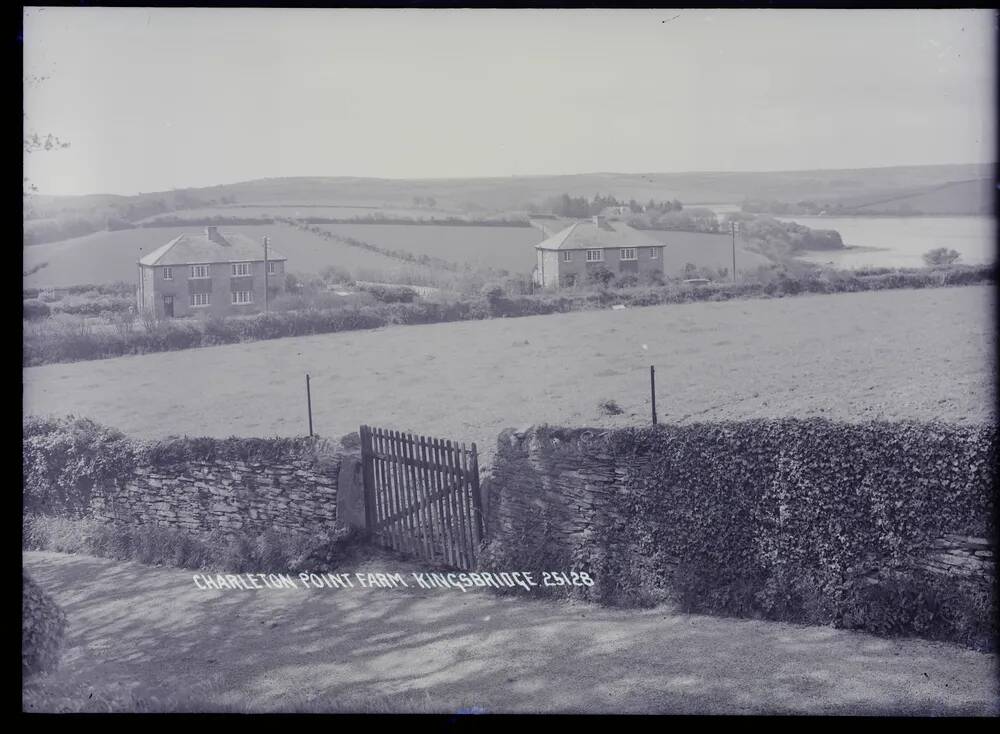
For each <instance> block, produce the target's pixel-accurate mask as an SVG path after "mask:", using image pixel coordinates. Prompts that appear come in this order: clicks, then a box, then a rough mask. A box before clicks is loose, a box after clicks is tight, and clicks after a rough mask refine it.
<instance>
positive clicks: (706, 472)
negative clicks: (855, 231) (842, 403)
mask: <svg viewBox="0 0 1000 734" xmlns="http://www.w3.org/2000/svg"><path fill="white" fill-rule="evenodd" d="M588 435H589V436H590V437H589V438H588ZM996 439H997V434H996V431H995V429H993V428H991V427H985V426H956V425H943V424H935V423H930V424H922V423H914V422H902V423H887V422H885V423H865V424H842V423H835V422H831V421H827V420H821V419H809V420H796V419H783V420H753V421H747V422H725V423H704V424H693V425H688V426H657V427H649V428H641V429H640V428H634V429H622V430H614V431H607V432H601V431H596V432H593V433H591V434H587V433H586V432H581V431H567V430H563V429H548V428H541V429H538V430H537V433H536V435H535V436H534V437H533V438H532V441H533V445H534V447H535V448H534V449H532V453H531V458H530V460H526V459H525V458H524V456H520V457H518V456H509V457H507V458H505V452H509V451H511V449H510V447H509V446H508V445H505V443H504V440H503V439H502V440H501V442H500V446H499V451H498V457H497V459H496V464H497V468H498V470H499V472H500V473H501V474H502V475H503V480H502V481H506V482H507V485H508V486H507V487H503V488H502V489H501V490H500V491H501V492H510V491H511V486H513V485H514V483H515V473H517V472H522V473H525V472H527V473H528V474H529V476H528V477H527V478H525V477H524V476H521V477H520V478H517V479H516V484H517V485H518V489H516V490H514V491H517V492H520V493H521V494H524V495H531V496H530V497H525V498H524V500H523V503H524V509H523V510H522V509H521V507H520V502H521V501H520V500H519V499H518V498H515V497H510V496H508V497H506V498H503V499H500V500H499V501H500V503H501V504H503V503H506V506H505V509H503V512H505V513H506V518H507V521H508V522H507V526H506V528H505V529H504V530H503V531H502V532H500V533H499V534H498V535H497V536H496V537H494V538H493V539H492V542H491V544H490V546H488V548H487V550H486V553H485V554H484V557H483V564H484V566H485V567H487V568H499V567H501V566H503V567H506V568H507V569H509V568H514V567H517V568H522V567H523V568H534V569H537V570H539V571H540V570H543V569H545V570H559V569H568V568H573V569H575V570H585V571H588V572H589V573H590V574H591V575H592V576H593V577H594V578H595V579H596V580H597V584H596V585H595V586H594V587H593V588H591V589H584V590H583V593H584V594H585V595H586V596H589V597H590V598H592V599H595V600H599V601H603V602H606V603H637V602H638V603H647V602H652V601H656V600H662V599H665V598H672V599H674V600H676V601H677V602H679V603H680V604H681V606H682V608H684V609H685V610H687V611H692V612H700V613H713V614H722V615H733V616H743V617H747V616H749V617H762V618H769V619H781V620H789V621H797V622H806V623H822V624H826V623H833V624H836V625H837V626H842V627H849V628H859V629H866V630H870V631H873V632H878V633H880V634H889V635H893V634H898V635H912V634H916V635H921V636H924V637H929V638H937V639H945V640H951V641H955V642H960V643H963V644H967V645H970V646H973V647H977V648H989V647H991V646H992V643H993V640H994V638H995V634H996V627H995V611H996V609H995V603H996V602H995V600H996V595H995V593H994V591H993V589H992V588H990V587H989V586H988V585H987V586H984V585H983V584H981V583H979V584H977V583H971V582H969V581H966V580H963V579H962V578H960V577H952V576H941V575H938V574H930V573H927V572H925V571H924V570H922V569H921V568H920V567H919V565H918V564H916V563H915V559H917V558H919V557H920V556H921V554H924V553H926V551H927V549H928V548H929V547H930V546H931V545H932V543H933V541H934V540H935V539H936V538H938V537H940V536H941V535H943V534H945V533H955V534H961V535H968V536H976V537H983V538H993V537H994V532H995V527H994V520H993V495H992V491H993V481H994V478H995V477H994V471H995V469H994V467H995V461H996V448H997V440H996ZM521 450H523V447H522V449H521ZM560 453H564V454H566V455H565V456H563V457H560V456H559V454H560ZM595 455H601V456H606V457H607V462H606V463H608V464H610V466H609V467H608V469H607V472H606V473H605V474H604V475H603V476H613V477H616V478H615V479H614V480H612V481H610V483H609V482H608V481H606V480H601V479H593V480H589V481H591V484H592V485H593V486H595V487H598V485H600V486H599V487H598V488H597V489H595V490H594V491H593V492H591V493H590V494H586V496H584V497H583V498H582V499H581V496H565V497H562V503H564V504H565V505H568V506H569V508H570V509H569V510H567V507H566V506H560V501H559V499H557V496H558V495H559V494H560V492H561V490H558V491H551V490H549V491H546V490H545V489H544V488H545V487H546V486H548V487H551V486H553V481H554V478H557V477H558V476H560V475H563V476H565V475H566V474H567V473H574V472H575V473H576V474H580V473H586V472H589V471H591V469H592V467H587V466H586V465H585V464H586V462H587V461H588V460H589V459H588V457H592V456H595ZM580 457H584V458H583V460H579V461H578V459H579V458H580ZM508 461H509V463H508V465H507V466H505V462H508ZM566 467H570V468H569V469H567V468H566ZM504 472H506V474H504ZM546 475H547V476H546ZM536 479H537V480H536ZM568 481H569V483H568V485H567V486H572V487H581V488H582V486H583V483H584V481H588V480H586V479H578V480H576V481H575V482H574V481H573V480H572V479H570V480H568ZM602 481H603V484H601V482H602ZM497 502H498V498H496V497H493V496H491V497H490V505H491V512H492V511H493V510H492V506H493V505H494V504H495V503H497ZM512 508H513V509H512ZM511 520H512V521H513V522H512V523H511V522H510V521H511Z"/></svg>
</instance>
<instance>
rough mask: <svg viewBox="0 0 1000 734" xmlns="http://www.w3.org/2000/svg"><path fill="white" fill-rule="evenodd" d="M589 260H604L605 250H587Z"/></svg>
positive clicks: (594, 261)
mask: <svg viewBox="0 0 1000 734" xmlns="http://www.w3.org/2000/svg"><path fill="white" fill-rule="evenodd" d="M587 262H589V263H602V262H604V250H587Z"/></svg>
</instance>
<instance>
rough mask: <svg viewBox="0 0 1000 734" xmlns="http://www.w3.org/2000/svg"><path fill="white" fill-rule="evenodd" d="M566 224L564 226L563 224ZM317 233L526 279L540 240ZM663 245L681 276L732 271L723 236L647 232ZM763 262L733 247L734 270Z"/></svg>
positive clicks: (440, 230) (442, 231)
mask: <svg viewBox="0 0 1000 734" xmlns="http://www.w3.org/2000/svg"><path fill="white" fill-rule="evenodd" d="M563 224H565V222H564V223H563ZM320 226H321V228H323V229H325V230H327V231H329V232H333V233H334V234H338V235H341V236H343V237H353V238H355V239H359V240H364V241H365V242H370V243H371V244H373V245H378V246H379V247H384V248H387V249H390V250H407V251H409V252H412V253H414V254H415V255H429V256H431V257H437V258H441V259H444V260H449V261H451V262H459V263H469V264H471V265H473V266H474V267H483V268H486V267H492V268H502V269H504V270H509V271H510V272H512V273H523V274H530V273H531V270H532V268H533V267H534V266H535V245H536V244H538V243H539V242H541V241H542V240H543V239H545V235H544V234H543V233H542V232H540V231H539V230H538V229H535V228H534V227H532V228H527V227H447V226H442V227H435V226H429V225H417V226H407V225H393V224H326V225H320ZM645 234H647V235H648V236H650V237H652V238H653V239H654V240H656V241H658V242H663V243H664V244H665V245H666V246H665V247H664V250H663V268H664V271H665V273H666V274H667V275H668V276H680V275H683V273H684V267H685V265H687V264H688V263H691V264H692V265H695V266H696V267H699V268H704V267H708V268H714V269H718V268H727V269H730V270H731V269H732V263H733V255H732V241H731V240H730V237H729V236H728V235H721V234H703V233H699V232H661V231H649V232H646V233H645ZM768 263H769V261H768V259H767V258H766V257H764V256H763V255H760V254H758V253H756V252H750V251H748V250H745V249H743V248H742V247H739V246H738V245H737V248H736V267H737V269H738V270H740V271H749V270H753V269H756V268H757V267H760V266H761V265H767V264H768Z"/></svg>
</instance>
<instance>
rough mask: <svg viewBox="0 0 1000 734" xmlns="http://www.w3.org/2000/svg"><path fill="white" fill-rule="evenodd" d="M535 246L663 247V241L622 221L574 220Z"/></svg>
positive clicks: (544, 248)
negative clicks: (599, 224)
mask: <svg viewBox="0 0 1000 734" xmlns="http://www.w3.org/2000/svg"><path fill="white" fill-rule="evenodd" d="M535 247H536V248H538V249H539V250H595V249H601V248H605V247H663V242H660V241H657V240H656V239H654V238H652V237H650V236H649V235H647V234H645V233H644V232H640V231H639V230H637V229H633V228H632V227H629V226H628V225H627V224H624V223H622V222H609V221H604V222H603V223H602V225H601V226H598V225H597V224H595V223H594V222H593V220H585V221H579V222H574V223H573V224H571V225H569V226H568V227H566V228H565V229H563V230H561V231H559V232H557V233H556V234H554V235H552V236H551V237H549V238H548V239H546V240H542V241H541V242H539V243H538V244H537V245H535Z"/></svg>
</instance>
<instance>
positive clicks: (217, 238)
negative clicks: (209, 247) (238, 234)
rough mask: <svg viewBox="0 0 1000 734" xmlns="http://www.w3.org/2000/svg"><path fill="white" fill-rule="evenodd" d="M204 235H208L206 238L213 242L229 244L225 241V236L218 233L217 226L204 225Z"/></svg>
mask: <svg viewBox="0 0 1000 734" xmlns="http://www.w3.org/2000/svg"><path fill="white" fill-rule="evenodd" d="M205 236H206V237H208V239H210V240H211V241H212V242H215V243H216V244H218V245H228V244H229V243H228V242H226V238H225V237H223V236H222V235H221V234H219V228H218V227H211V226H210V227H205Z"/></svg>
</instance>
